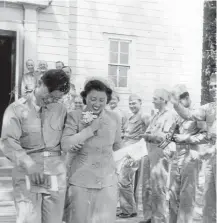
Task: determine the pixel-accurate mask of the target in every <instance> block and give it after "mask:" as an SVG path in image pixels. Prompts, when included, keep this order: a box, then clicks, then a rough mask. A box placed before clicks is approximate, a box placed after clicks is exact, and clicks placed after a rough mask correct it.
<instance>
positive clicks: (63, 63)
mask: <svg viewBox="0 0 217 223" xmlns="http://www.w3.org/2000/svg"><path fill="white" fill-rule="evenodd" d="M57 63H61V64H62V65H63V66H64V63H63V62H62V61H57V62H56V64H57Z"/></svg>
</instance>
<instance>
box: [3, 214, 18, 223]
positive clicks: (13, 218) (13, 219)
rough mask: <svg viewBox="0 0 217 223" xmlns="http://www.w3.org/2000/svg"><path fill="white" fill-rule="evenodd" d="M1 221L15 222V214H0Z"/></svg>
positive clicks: (4, 222) (6, 222)
mask: <svg viewBox="0 0 217 223" xmlns="http://www.w3.org/2000/svg"><path fill="white" fill-rule="evenodd" d="M0 222H1V223H15V222H16V216H0Z"/></svg>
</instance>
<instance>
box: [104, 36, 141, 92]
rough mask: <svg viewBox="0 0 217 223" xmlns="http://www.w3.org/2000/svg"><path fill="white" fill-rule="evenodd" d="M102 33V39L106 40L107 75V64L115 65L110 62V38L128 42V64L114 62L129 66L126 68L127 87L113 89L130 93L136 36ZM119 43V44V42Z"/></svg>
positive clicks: (106, 65) (107, 65)
mask: <svg viewBox="0 0 217 223" xmlns="http://www.w3.org/2000/svg"><path fill="white" fill-rule="evenodd" d="M103 34H104V41H105V42H106V47H105V55H106V56H105V67H106V69H107V72H106V73H107V77H109V74H108V67H109V65H115V63H110V41H111V40H118V41H123V42H129V54H128V56H129V58H128V65H126V64H123V65H122V64H116V65H121V66H125V67H130V69H129V70H128V74H127V75H128V76H127V87H115V91H117V92H119V93H130V92H131V88H132V74H133V70H135V55H136V47H135V46H136V38H137V36H134V35H123V34H114V33H103ZM119 45H120V44H119Z"/></svg>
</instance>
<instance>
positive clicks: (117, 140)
mask: <svg viewBox="0 0 217 223" xmlns="http://www.w3.org/2000/svg"><path fill="white" fill-rule="evenodd" d="M120 148H121V119H120V117H119V116H117V129H116V133H115V141H114V144H113V151H117V150H119V149H120Z"/></svg>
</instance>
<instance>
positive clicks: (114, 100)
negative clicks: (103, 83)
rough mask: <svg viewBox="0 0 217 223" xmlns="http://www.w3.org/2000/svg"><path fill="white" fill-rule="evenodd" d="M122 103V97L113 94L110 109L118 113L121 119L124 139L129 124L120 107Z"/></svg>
mask: <svg viewBox="0 0 217 223" xmlns="http://www.w3.org/2000/svg"><path fill="white" fill-rule="evenodd" d="M119 102H120V97H119V95H118V94H117V93H115V92H113V93H112V99H111V101H110V102H109V107H110V109H111V110H112V111H114V112H116V113H117V114H118V115H119V116H120V118H121V133H122V137H123V136H124V132H125V128H126V123H127V115H126V114H125V113H124V112H123V111H122V110H121V109H120V108H119V107H118V103H119Z"/></svg>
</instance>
